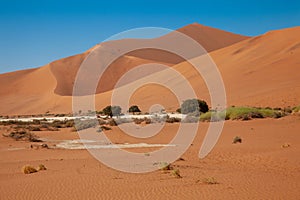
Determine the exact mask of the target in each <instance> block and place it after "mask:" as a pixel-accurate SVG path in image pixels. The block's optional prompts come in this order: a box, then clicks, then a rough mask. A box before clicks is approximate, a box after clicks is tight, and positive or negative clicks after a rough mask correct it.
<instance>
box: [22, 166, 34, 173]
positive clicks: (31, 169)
mask: <svg viewBox="0 0 300 200" xmlns="http://www.w3.org/2000/svg"><path fill="white" fill-rule="evenodd" d="M22 172H23V173H24V174H31V173H35V172H37V170H36V169H35V168H34V167H32V166H30V165H25V166H23V167H22Z"/></svg>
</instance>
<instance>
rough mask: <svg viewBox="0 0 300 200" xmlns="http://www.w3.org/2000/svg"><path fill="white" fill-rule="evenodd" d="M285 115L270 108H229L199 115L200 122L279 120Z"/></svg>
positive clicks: (283, 112)
mask: <svg viewBox="0 0 300 200" xmlns="http://www.w3.org/2000/svg"><path fill="white" fill-rule="evenodd" d="M285 115H286V112H285V111H282V110H275V109H272V108H269V107H267V108H254V107H229V108H227V109H226V110H223V111H219V112H216V111H215V110H211V111H209V112H207V113H204V114H201V115H200V121H220V120H224V119H225V120H229V119H231V120H250V119H255V118H280V117H283V116H285Z"/></svg>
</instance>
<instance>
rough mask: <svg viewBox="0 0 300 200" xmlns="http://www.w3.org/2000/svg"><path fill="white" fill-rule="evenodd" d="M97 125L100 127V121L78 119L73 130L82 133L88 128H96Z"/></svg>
mask: <svg viewBox="0 0 300 200" xmlns="http://www.w3.org/2000/svg"><path fill="white" fill-rule="evenodd" d="M97 125H98V120H95V119H88V120H80V119H77V120H75V127H74V129H73V130H74V131H76V130H77V131H81V130H85V129H88V128H93V127H96V126H97Z"/></svg>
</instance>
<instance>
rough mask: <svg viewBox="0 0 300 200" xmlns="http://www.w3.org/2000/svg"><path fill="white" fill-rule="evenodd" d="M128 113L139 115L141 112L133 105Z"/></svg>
mask: <svg viewBox="0 0 300 200" xmlns="http://www.w3.org/2000/svg"><path fill="white" fill-rule="evenodd" d="M128 111H129V112H130V113H133V114H134V113H136V112H137V113H140V112H141V110H140V108H139V107H138V106H137V105H133V106H130V108H129V110H128Z"/></svg>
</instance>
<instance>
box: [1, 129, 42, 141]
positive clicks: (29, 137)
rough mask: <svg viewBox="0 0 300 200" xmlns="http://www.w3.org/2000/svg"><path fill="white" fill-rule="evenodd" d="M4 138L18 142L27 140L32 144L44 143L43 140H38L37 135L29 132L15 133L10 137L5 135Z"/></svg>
mask: <svg viewBox="0 0 300 200" xmlns="http://www.w3.org/2000/svg"><path fill="white" fill-rule="evenodd" d="M3 136H5V137H10V138H13V139H15V140H17V141H19V140H27V141H30V142H42V140H40V139H38V137H37V136H36V135H34V134H33V133H30V132H27V131H13V132H11V133H10V134H9V135H3Z"/></svg>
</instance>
